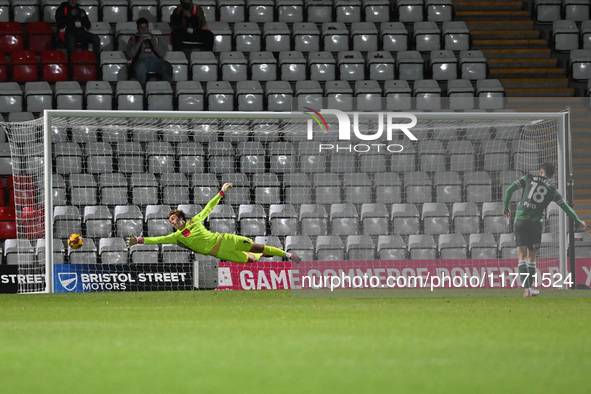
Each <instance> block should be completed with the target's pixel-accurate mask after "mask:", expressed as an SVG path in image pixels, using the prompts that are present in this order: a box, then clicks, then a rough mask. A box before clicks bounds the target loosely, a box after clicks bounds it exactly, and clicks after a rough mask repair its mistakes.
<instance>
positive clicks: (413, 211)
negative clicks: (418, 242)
mask: <svg viewBox="0 0 591 394" xmlns="http://www.w3.org/2000/svg"><path fill="white" fill-rule="evenodd" d="M390 219H391V222H392V232H394V233H396V234H399V235H402V236H407V235H410V234H418V233H419V232H420V228H421V227H420V221H419V211H418V210H417V207H416V206H415V205H414V204H392V207H391V211H390Z"/></svg>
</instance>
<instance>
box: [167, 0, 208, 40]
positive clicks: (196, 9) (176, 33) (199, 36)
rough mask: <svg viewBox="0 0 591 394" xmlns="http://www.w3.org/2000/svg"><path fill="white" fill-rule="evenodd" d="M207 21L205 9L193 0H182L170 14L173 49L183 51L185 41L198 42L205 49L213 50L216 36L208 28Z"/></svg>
mask: <svg viewBox="0 0 591 394" xmlns="http://www.w3.org/2000/svg"><path fill="white" fill-rule="evenodd" d="M206 24H207V21H206V20H205V15H204V14H203V9H202V8H201V7H200V6H199V5H198V4H193V0H181V4H180V5H178V6H177V7H176V8H175V9H174V11H173V12H172V15H171V16H170V27H171V28H172V33H171V41H172V50H173V51H182V50H183V48H184V42H198V43H201V44H202V48H203V50H204V51H211V50H213V42H214V36H213V33H212V32H211V31H209V30H207V28H206Z"/></svg>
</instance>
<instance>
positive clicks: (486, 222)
mask: <svg viewBox="0 0 591 394" xmlns="http://www.w3.org/2000/svg"><path fill="white" fill-rule="evenodd" d="M482 223H483V230H484V232H485V233H491V234H503V233H509V232H511V223H510V220H509V219H507V218H506V217H504V216H503V203H502V202H500V201H497V202H485V203H483V204H482Z"/></svg>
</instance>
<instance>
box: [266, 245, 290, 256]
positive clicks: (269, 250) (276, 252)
mask: <svg viewBox="0 0 591 394" xmlns="http://www.w3.org/2000/svg"><path fill="white" fill-rule="evenodd" d="M263 254H266V255H267V256H279V257H285V251H284V250H281V249H279V248H275V247H273V246H268V245H263Z"/></svg>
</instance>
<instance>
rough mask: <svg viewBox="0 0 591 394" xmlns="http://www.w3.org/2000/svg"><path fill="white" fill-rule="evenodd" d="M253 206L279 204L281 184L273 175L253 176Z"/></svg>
mask: <svg viewBox="0 0 591 394" xmlns="http://www.w3.org/2000/svg"><path fill="white" fill-rule="evenodd" d="M253 178H254V179H253V186H254V202H255V204H279V203H281V202H282V201H281V182H279V178H277V175H275V174H271V173H268V174H256V175H254V176H253Z"/></svg>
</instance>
